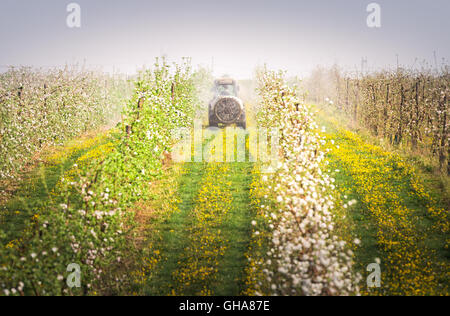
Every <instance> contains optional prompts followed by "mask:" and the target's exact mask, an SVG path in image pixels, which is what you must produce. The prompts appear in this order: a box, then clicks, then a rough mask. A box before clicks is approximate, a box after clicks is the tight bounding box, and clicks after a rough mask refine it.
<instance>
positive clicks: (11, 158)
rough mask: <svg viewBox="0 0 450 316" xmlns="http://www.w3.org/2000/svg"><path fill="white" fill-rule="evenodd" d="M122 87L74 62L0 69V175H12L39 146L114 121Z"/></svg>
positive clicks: (123, 83) (120, 81)
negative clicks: (59, 66) (47, 67)
mask: <svg viewBox="0 0 450 316" xmlns="http://www.w3.org/2000/svg"><path fill="white" fill-rule="evenodd" d="M128 87H129V85H128V84H127V80H126V79H125V78H117V77H115V78H114V77H112V76H110V75H106V74H103V73H98V72H93V71H86V70H83V69H79V68H77V67H72V68H69V67H66V68H65V69H54V70H35V69H31V68H11V69H9V70H8V71H7V72H5V73H2V74H0V139H1V142H0V179H4V178H11V177H14V176H16V175H17V174H18V171H20V169H21V168H22V167H23V166H24V164H25V163H26V162H27V161H28V160H29V158H30V157H31V156H32V155H33V154H35V153H36V152H38V151H39V149H41V148H42V147H43V146H45V145H55V144H60V143H62V142H64V141H65V140H67V139H70V138H71V137H73V136H75V135H78V134H80V133H82V132H84V131H87V130H91V129H93V128H96V127H98V126H100V125H102V124H107V123H109V122H110V121H113V120H117V118H118V116H119V117H120V112H121V107H122V105H123V104H124V103H125V102H124V100H123V97H126V96H127V93H126V92H127V90H128Z"/></svg>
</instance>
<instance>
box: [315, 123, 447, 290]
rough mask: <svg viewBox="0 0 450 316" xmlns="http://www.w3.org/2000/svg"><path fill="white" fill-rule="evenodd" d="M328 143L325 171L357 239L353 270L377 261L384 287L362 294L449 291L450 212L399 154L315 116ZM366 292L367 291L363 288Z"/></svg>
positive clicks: (363, 268) (363, 271)
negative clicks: (345, 207) (345, 203)
mask: <svg viewBox="0 0 450 316" xmlns="http://www.w3.org/2000/svg"><path fill="white" fill-rule="evenodd" d="M319 118H320V119H321V123H322V124H323V125H325V126H326V127H327V131H326V132H325V133H324V136H325V137H326V138H327V139H328V140H329V141H330V142H329V143H331V144H332V145H329V146H330V147H329V149H330V152H329V154H328V160H329V161H330V165H329V169H330V171H331V172H332V173H333V176H334V177H335V178H336V184H337V187H338V189H339V190H340V192H341V196H342V197H343V199H344V201H351V200H353V199H355V200H356V201H357V203H356V204H353V203H351V204H350V205H349V206H348V225H349V226H350V227H351V228H350V230H351V233H352V234H353V237H357V238H359V239H360V240H361V245H360V247H358V248H357V250H356V263H357V269H358V270H359V271H360V272H361V274H362V275H366V272H365V268H366V267H367V265H368V264H370V263H373V262H375V261H376V258H378V260H380V263H381V269H382V286H381V288H379V289H371V290H369V291H368V292H367V293H366V294H388V295H436V294H441V295H442V294H448V285H449V280H448V279H447V278H446V275H447V272H448V263H449V250H448V233H449V227H448V225H449V222H448V210H447V211H445V206H443V205H442V203H440V202H439V201H438V200H436V199H435V198H434V197H433V194H430V193H429V192H428V190H427V189H426V187H425V184H424V183H423V180H422V179H421V177H420V176H419V175H418V174H417V172H416V171H415V169H414V168H413V167H412V166H411V165H410V164H409V163H408V162H407V161H406V160H405V159H404V158H402V157H401V156H399V155H397V154H395V153H392V152H389V151H385V150H384V149H382V148H381V147H379V146H374V145H372V144H370V142H368V141H365V140H364V139H363V138H362V137H361V136H359V135H356V134H355V133H352V132H350V131H348V130H346V129H345V128H342V127H340V125H339V123H337V121H334V120H332V119H329V118H327V117H325V116H319ZM364 290H365V289H364Z"/></svg>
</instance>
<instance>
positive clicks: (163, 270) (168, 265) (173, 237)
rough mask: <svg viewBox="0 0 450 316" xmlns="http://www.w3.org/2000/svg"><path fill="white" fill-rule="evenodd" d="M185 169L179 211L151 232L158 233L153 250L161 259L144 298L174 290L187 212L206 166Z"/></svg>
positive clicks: (198, 165) (194, 165)
mask: <svg viewBox="0 0 450 316" xmlns="http://www.w3.org/2000/svg"><path fill="white" fill-rule="evenodd" d="M185 168H186V170H187V172H186V173H184V174H183V175H182V176H181V179H180V184H179V188H178V197H179V199H180V200H181V203H180V204H179V205H178V207H179V211H176V212H174V213H173V214H172V216H170V217H168V218H163V220H162V221H161V222H160V223H158V224H156V226H157V228H156V229H155V231H158V232H159V236H158V237H156V239H157V240H158V241H157V243H156V245H155V246H154V249H158V250H159V251H160V252H161V253H162V256H163V259H162V260H161V261H160V262H159V264H158V266H157V268H156V269H157V273H156V275H155V276H154V277H153V278H151V279H150V281H149V282H147V284H146V286H145V289H144V293H145V294H146V295H168V294H169V293H171V291H172V289H174V288H175V287H174V282H175V280H174V279H173V275H172V274H173V271H174V270H175V269H176V268H177V267H178V261H179V259H180V258H181V255H182V253H183V251H184V248H185V246H186V243H187V238H186V237H187V236H186V233H187V224H188V222H189V213H190V212H191V211H192V209H193V208H194V207H195V200H196V197H197V192H198V189H199V188H200V185H201V181H202V178H203V175H204V173H205V169H206V164H204V163H186V164H185ZM149 233H150V234H151V233H153V232H149ZM153 238H155V237H153Z"/></svg>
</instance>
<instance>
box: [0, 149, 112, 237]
mask: <svg viewBox="0 0 450 316" xmlns="http://www.w3.org/2000/svg"><path fill="white" fill-rule="evenodd" d="M103 143H104V141H102V142H100V143H95V144H94V145H93V146H92V147H89V148H83V149H81V150H76V151H74V152H73V153H71V154H70V155H69V156H67V157H65V158H64V159H63V160H62V161H60V162H59V163H57V164H50V163H46V162H41V163H39V164H38V165H37V166H36V167H35V168H34V169H31V170H30V171H28V172H26V173H24V174H23V175H22V180H21V181H20V183H19V184H18V189H17V190H16V191H15V192H14V194H13V196H12V197H11V198H10V199H9V200H7V201H6V202H5V203H4V204H3V205H2V206H0V225H1V228H2V230H4V231H5V232H6V239H5V240H1V241H0V242H1V244H7V243H8V242H10V241H11V240H15V239H18V238H20V236H21V232H22V231H23V230H24V229H25V228H26V227H25V226H26V225H27V224H26V223H28V220H29V219H30V218H31V217H32V216H34V215H35V214H37V213H39V211H40V210H41V208H42V207H43V205H44V204H45V202H46V201H48V200H49V199H50V198H51V196H50V192H51V191H52V190H53V189H54V187H55V186H56V184H57V183H58V181H59V180H60V179H61V178H62V176H63V175H64V174H65V172H67V171H68V170H69V169H70V168H71V167H72V166H73V165H74V163H75V162H76V160H77V159H78V158H79V157H81V156H83V155H84V154H85V153H87V152H88V151H90V150H92V149H95V148H96V147H98V146H100V145H101V144H103ZM56 150H64V149H59V148H57V149H56Z"/></svg>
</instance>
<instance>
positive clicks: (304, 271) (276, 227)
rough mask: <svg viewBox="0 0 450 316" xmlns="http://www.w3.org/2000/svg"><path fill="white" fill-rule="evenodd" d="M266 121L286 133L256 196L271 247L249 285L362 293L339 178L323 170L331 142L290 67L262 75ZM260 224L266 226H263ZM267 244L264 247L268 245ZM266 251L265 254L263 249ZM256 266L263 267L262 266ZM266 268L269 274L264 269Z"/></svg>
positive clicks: (259, 289)
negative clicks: (339, 200)
mask: <svg viewBox="0 0 450 316" xmlns="http://www.w3.org/2000/svg"><path fill="white" fill-rule="evenodd" d="M258 84H259V94H260V98H261V108H260V117H259V121H260V125H262V126H271V127H276V128H278V129H279V131H280V148H281V150H280V151H281V155H282V158H281V161H280V163H279V164H278V168H277V169H276V170H275V172H274V173H272V174H268V175H264V176H261V178H260V180H259V181H262V182H263V185H259V186H256V192H255V191H254V192H253V196H255V197H256V198H257V201H256V202H255V203H254V204H255V205H256V206H257V207H258V208H259V210H258V213H260V214H261V215H262V216H260V220H259V223H256V224H257V226H256V227H257V228H256V229H255V232H254V234H255V235H256V236H258V237H256V238H260V237H259V236H261V231H260V230H259V229H261V230H268V231H269V233H268V234H267V233H264V234H266V236H267V239H266V240H265V241H264V240H262V241H257V242H256V243H254V247H255V245H256V246H258V244H260V245H263V247H264V246H265V247H267V252H263V251H259V252H258V251H257V252H255V253H256V256H255V257H251V255H250V260H251V261H253V262H255V264H253V272H252V273H253V275H254V276H256V277H257V276H258V275H259V276H261V275H263V276H264V278H263V279H262V280H261V279H259V280H254V282H251V280H249V281H248V283H253V285H251V286H250V287H249V291H250V293H251V292H253V291H254V292H255V293H257V294H271V295H349V294H358V292H359V289H358V287H357V286H356V285H355V284H358V282H359V279H360V277H359V276H354V275H353V272H352V265H353V262H352V256H353V254H352V251H351V250H349V249H347V247H346V243H345V242H344V241H342V240H340V238H339V237H338V236H337V235H336V234H335V233H334V229H335V226H334V225H335V223H334V219H333V218H334V215H333V211H334V208H335V206H336V201H335V198H334V197H333V195H332V190H333V189H334V185H333V182H334V179H333V178H331V177H329V176H328V175H327V174H325V173H323V172H322V170H321V167H320V165H321V162H322V161H323V160H324V155H325V153H324V152H323V151H322V150H321V146H322V145H323V143H324V140H323V139H322V138H321V137H320V136H319V135H318V134H317V132H316V130H317V126H316V124H315V122H314V121H313V119H312V115H311V113H310V112H309V110H308V108H307V107H306V106H305V104H303V103H301V102H300V101H299V100H298V97H297V96H296V94H295V88H290V87H288V86H287V84H286V82H285V80H284V74H283V73H282V72H272V71H267V70H263V71H261V72H260V73H259V76H258ZM258 225H259V226H258ZM263 249H264V248H263ZM258 254H259V255H258ZM256 264H257V265H258V268H256V271H254V269H255V266H256ZM258 269H259V270H260V271H261V272H262V273H261V272H258Z"/></svg>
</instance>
